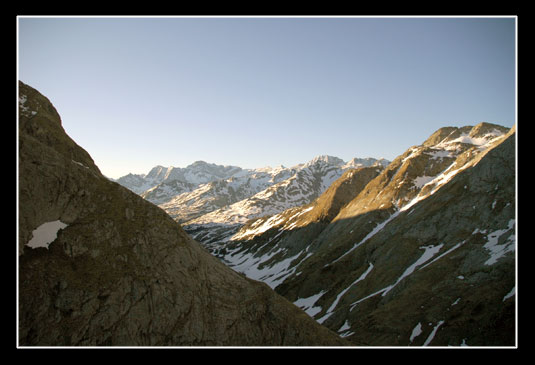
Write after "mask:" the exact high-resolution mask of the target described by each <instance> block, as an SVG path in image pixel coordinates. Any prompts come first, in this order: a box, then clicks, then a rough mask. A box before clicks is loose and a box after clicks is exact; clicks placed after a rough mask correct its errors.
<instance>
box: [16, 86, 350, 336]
mask: <svg viewBox="0 0 535 365" xmlns="http://www.w3.org/2000/svg"><path fill="white" fill-rule="evenodd" d="M18 245H19V261H18V304H19V308H18V321H19V322H18V330H19V331H18V334H19V338H18V343H19V345H22V346H33V345H44V346H55V345H65V346H79V345H85V346H93V345H110V346H115V345H122V346H136V345H148V346H152V345H160V346H170V345H171V346H189V345H237V346H241V345H243V346H246V345H297V346H299V345H312V346H313V345H346V344H347V343H346V342H344V341H343V340H342V339H340V338H339V337H338V336H337V335H335V334H333V333H332V332H331V331H329V330H327V329H326V328H324V327H322V326H320V325H318V324H317V323H316V322H315V321H314V320H312V319H311V318H310V317H308V316H307V315H306V314H305V313H304V312H302V311H301V310H300V309H299V308H297V307H296V306H294V305H293V304H291V303H290V302H288V301H287V300H286V299H284V298H282V297H280V296H279V295H277V294H275V293H274V292H273V291H272V290H271V289H270V288H269V287H268V286H267V285H265V284H262V283H259V282H255V281H252V280H250V279H248V278H245V277H243V276H242V275H240V274H238V273H236V272H234V271H232V270H231V269H229V268H228V267H226V266H225V265H223V264H222V263H221V262H219V260H217V259H216V258H214V257H212V256H211V255H210V254H209V253H208V252H206V251H205V250H204V249H203V248H202V247H201V246H200V245H199V244H198V243H197V242H195V241H193V240H192V239H191V238H190V237H189V236H188V235H187V234H186V233H185V232H184V231H183V230H182V229H181V227H180V226H179V225H178V224H177V223H176V222H175V221H174V220H173V219H172V218H170V217H169V216H168V215H167V214H166V213H165V212H164V211H163V210H161V209H160V208H158V207H156V206H155V205H153V204H152V203H150V202H147V201H146V200H144V199H142V198H141V197H140V196H138V195H137V194H135V193H133V192H131V191H129V190H127V189H125V188H124V187H122V186H120V185H119V184H117V183H115V182H112V181H110V180H108V179H107V178H105V177H104V176H103V175H102V174H101V173H100V171H99V169H98V168H97V166H95V164H94V162H93V160H92V159H91V157H90V156H89V154H88V153H87V152H85V151H84V150H83V149H82V148H80V147H79V146H77V145H76V143H75V142H74V141H72V140H71V139H70V138H69V137H68V136H67V135H66V134H65V131H64V130H63V128H62V126H61V119H60V116H59V114H58V113H57V111H56V110H55V108H54V107H53V106H52V104H51V103H50V102H49V100H48V99H46V98H45V97H44V96H43V95H41V94H40V93H39V92H38V91H36V90H34V89H33V88H31V87H29V86H27V85H25V84H24V83H22V82H20V83H19V237H18Z"/></svg>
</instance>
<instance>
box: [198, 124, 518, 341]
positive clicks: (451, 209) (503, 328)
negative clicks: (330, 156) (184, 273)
mask: <svg viewBox="0 0 535 365" xmlns="http://www.w3.org/2000/svg"><path fill="white" fill-rule="evenodd" d="M515 132H516V129H515V128H512V129H511V130H509V129H507V128H504V127H501V126H498V125H493V124H488V123H481V124H478V125H476V126H467V127H463V128H455V127H447V128H442V129H440V130H438V131H437V132H436V133H434V134H433V135H432V136H430V137H429V138H428V139H427V140H426V141H425V142H424V143H423V144H422V145H419V146H414V147H411V148H410V149H408V150H407V151H406V152H405V153H404V154H402V155H401V156H399V157H398V158H396V159H395V160H394V161H392V163H391V164H390V165H388V166H387V167H386V168H385V169H383V170H382V171H376V172H375V173H374V174H372V175H371V176H367V178H365V179H362V178H361V176H360V175H359V170H356V172H349V173H347V174H346V175H344V176H343V177H342V178H340V179H339V180H337V181H336V182H335V183H333V185H332V186H331V187H330V188H329V189H328V190H327V191H326V192H325V193H324V194H323V195H322V196H320V197H319V198H318V199H317V200H316V201H315V202H314V204H308V205H304V206H302V207H296V208H292V209H289V210H287V211H285V212H283V213H280V214H277V215H273V216H270V217H262V218H259V219H256V220H252V221H250V222H248V223H247V224H246V225H244V226H243V227H242V228H241V229H240V230H238V231H237V232H236V233H235V234H234V235H233V236H231V237H229V238H228V239H227V240H226V241H225V240H224V241H220V242H215V243H214V244H213V245H210V246H208V247H209V248H210V249H211V250H212V252H214V254H215V255H217V256H218V257H220V258H221V259H222V260H223V261H225V262H227V263H228V264H229V265H230V266H232V267H233V268H234V269H236V270H237V271H239V272H243V273H244V274H246V275H248V276H250V277H253V278H257V279H259V280H262V281H264V282H266V283H267V284H268V285H270V286H271V287H272V288H274V289H275V290H276V291H277V292H278V293H280V294H282V295H284V296H285V297H286V298H288V299H289V300H290V301H292V302H294V303H295V304H296V305H298V306H300V307H301V308H303V309H304V310H305V311H306V312H307V313H308V314H309V315H311V316H312V317H314V318H315V319H316V320H317V321H318V322H319V323H322V324H324V325H325V326H327V327H329V328H330V329H332V330H333V331H336V332H338V333H339V334H340V335H341V336H342V337H345V338H347V339H348V340H350V341H352V342H353V343H354V344H356V345H367V346H463V345H469V346H512V345H514V344H515V290H516V289H515V288H516V284H515V266H516V263H515V248H516V237H515V224H516V223H515V222H516V215H515ZM362 171H364V170H360V172H362ZM351 174H352V176H351ZM357 178H359V179H357ZM357 181H359V182H360V183H359V184H357ZM346 185H347V187H348V189H346V188H345V186H346Z"/></svg>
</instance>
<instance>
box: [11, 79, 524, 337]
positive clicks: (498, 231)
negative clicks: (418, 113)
mask: <svg viewBox="0 0 535 365" xmlns="http://www.w3.org/2000/svg"><path fill="white" fill-rule="evenodd" d="M516 134H517V133H516V127H513V128H505V127H502V126H500V125H496V124H490V123H479V124H477V125H474V126H465V127H444V128H441V129H439V130H437V131H436V132H435V133H433V134H432V135H431V136H430V137H429V138H428V139H426V140H425V141H423V142H422V144H420V145H417V146H413V147H410V148H408V149H407V150H406V151H405V152H404V153H403V154H401V155H400V156H398V157H396V158H395V159H394V160H393V161H392V162H390V161H386V160H383V159H381V160H376V159H372V158H369V159H353V160H351V161H348V162H345V161H343V160H341V159H339V158H337V157H333V156H318V157H316V158H314V159H313V160H311V161H309V162H306V163H303V164H299V165H296V166H293V167H290V168H286V167H284V166H279V167H276V168H270V167H266V168H260V169H242V168H240V167H236V166H221V165H215V164H210V163H206V162H203V161H197V162H195V163H193V164H191V165H189V166H187V167H186V168H175V167H162V166H156V167H155V168H153V169H151V171H149V173H148V174H146V175H134V174H129V175H127V176H124V177H121V178H120V179H118V180H117V181H112V180H111V179H108V178H105V177H104V176H103V175H102V174H101V173H100V171H99V169H98V167H97V166H96V165H95V164H94V162H93V160H92V159H91V157H90V155H89V154H88V153H87V152H86V151H84V150H83V149H81V148H80V147H79V146H78V145H77V144H76V143H75V142H74V141H72V139H70V138H69V137H68V136H67V135H66V133H65V131H64V130H63V128H62V127H61V119H60V117H59V114H58V113H57V111H56V110H55V108H54V107H53V105H52V104H51V103H50V101H49V100H48V99H46V97H44V96H43V95H41V94H40V93H39V92H38V91H36V90H35V89H33V88H31V87H29V86H27V85H25V84H23V83H19V240H18V244H19V263H18V270H19V286H18V294H19V308H18V309H19V343H21V344H22V345H26V346H31V345H73V346H76V345H90V346H91V345H112V346H113V345H164V346H168V345H175V346H190V345H201V346H203V345H238V346H240V345H244V346H247V345H297V346H300V345H308V346H317V345H321V346H347V345H353V346H514V345H515V343H516V341H517V336H516V330H517V326H516V316H517V312H516V293H517V283H516V269H517V262H516V252H517V250H516V248H517V238H516V219H517V218H516ZM125 187H126V188H125ZM155 204H156V205H158V206H156V205H155Z"/></svg>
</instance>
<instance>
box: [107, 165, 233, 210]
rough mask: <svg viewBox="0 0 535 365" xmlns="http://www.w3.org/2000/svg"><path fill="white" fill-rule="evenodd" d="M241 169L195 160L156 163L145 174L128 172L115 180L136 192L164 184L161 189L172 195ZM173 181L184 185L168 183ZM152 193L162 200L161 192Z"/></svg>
mask: <svg viewBox="0 0 535 365" xmlns="http://www.w3.org/2000/svg"><path fill="white" fill-rule="evenodd" d="M241 171H242V168H241V167H237V166H223V165H216V164H211V163H207V162H204V161H196V162H194V163H192V164H191V165H188V166H186V167H185V168H180V167H173V166H171V167H164V166H160V165H158V166H155V167H153V168H152V169H151V170H150V171H149V173H148V174H146V175H144V174H128V175H125V176H122V177H120V178H119V179H117V180H116V182H118V183H119V184H121V185H123V186H124V187H126V188H128V189H130V190H132V191H133V192H135V193H137V194H141V193H143V192H145V191H147V190H151V191H154V190H157V189H158V188H159V185H160V184H165V185H164V187H162V189H163V190H164V191H167V196H173V195H176V194H180V193H182V192H184V191H191V190H192V189H193V188H194V187H197V186H199V185H200V184H205V183H209V182H212V181H216V180H220V179H226V178H229V177H231V176H233V175H235V174H238V173H239V172H241ZM173 181H179V182H181V184H183V185H184V187H183V186H182V185H180V184H175V185H173V184H169V183H170V182H173ZM169 189H171V190H169ZM173 189H174V190H173ZM154 195H155V198H156V199H159V200H162V196H161V195H162V194H161V193H158V192H155V193H154ZM150 198H151V196H150V195H149V196H147V199H148V200H150ZM163 201H166V199H163Z"/></svg>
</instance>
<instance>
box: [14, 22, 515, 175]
mask: <svg viewBox="0 0 535 365" xmlns="http://www.w3.org/2000/svg"><path fill="white" fill-rule="evenodd" d="M515 21H516V20H515V18H419V17H417V18H398V17H394V18H354V17H351V18H346V17H334V18H333V17H327V18H325V17H324V18H316V17H314V18H310V17H305V18H274V17H267V18H266V17H260V18H259V17H249V18H222V17H216V18H213V17H212V18H206V17H204V18H66V17H59V18H58V17H56V18H30V17H20V18H19V19H18V52H19V54H18V77H19V79H20V80H22V81H23V82H25V83H27V84H29V85H30V86H32V87H34V88H36V89H37V90H39V91H40V92H41V93H43V94H44V95H45V96H47V97H48V98H49V99H50V100H51V101H52V103H53V104H54V105H55V106H56V108H57V109H58V112H59V113H60V115H61V116H62V121H63V126H64V128H65V130H66V132H67V133H68V134H69V135H70V136H71V137H72V138H73V139H74V140H75V141H76V142H77V143H78V144H79V145H80V146H82V147H83V148H84V149H86V150H87V151H88V152H89V153H90V154H91V156H92V157H93V159H94V160H95V162H96V163H97V165H98V166H99V168H100V169H101V171H102V172H103V173H104V174H105V175H106V176H109V177H113V178H118V177H120V176H122V175H125V174H127V173H129V172H133V173H147V172H148V171H149V170H150V168H152V167H153V166H155V165H158V164H160V165H164V166H176V167H185V166H187V165H189V164H191V163H192V162H194V161H197V160H204V161H206V162H211V163H217V164H224V165H237V166H241V167H244V168H254V167H263V166H268V165H270V166H276V165H279V164H283V165H285V166H292V165H295V164H298V163H302V162H306V161H308V160H310V159H312V158H314V157H315V156H317V155H321V154H328V155H334V156H337V157H340V158H342V159H344V160H346V161H347V160H349V159H351V158H353V157H376V158H379V157H384V158H387V159H390V160H392V159H394V158H395V157H396V156H397V155H399V154H401V153H403V152H404V151H405V150H406V149H407V148H409V147H410V146H413V145H417V144H420V143H422V142H423V141H424V140H425V139H426V138H427V137H428V136H429V135H430V134H432V133H433V132H434V131H435V130H437V129H438V128H441V127H444V126H463V125H475V124H477V123H479V122H483V121H485V122H490V123H497V124H501V125H504V126H507V127H512V126H513V124H514V123H515V115H516V114H515V92H516V86H515Z"/></svg>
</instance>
